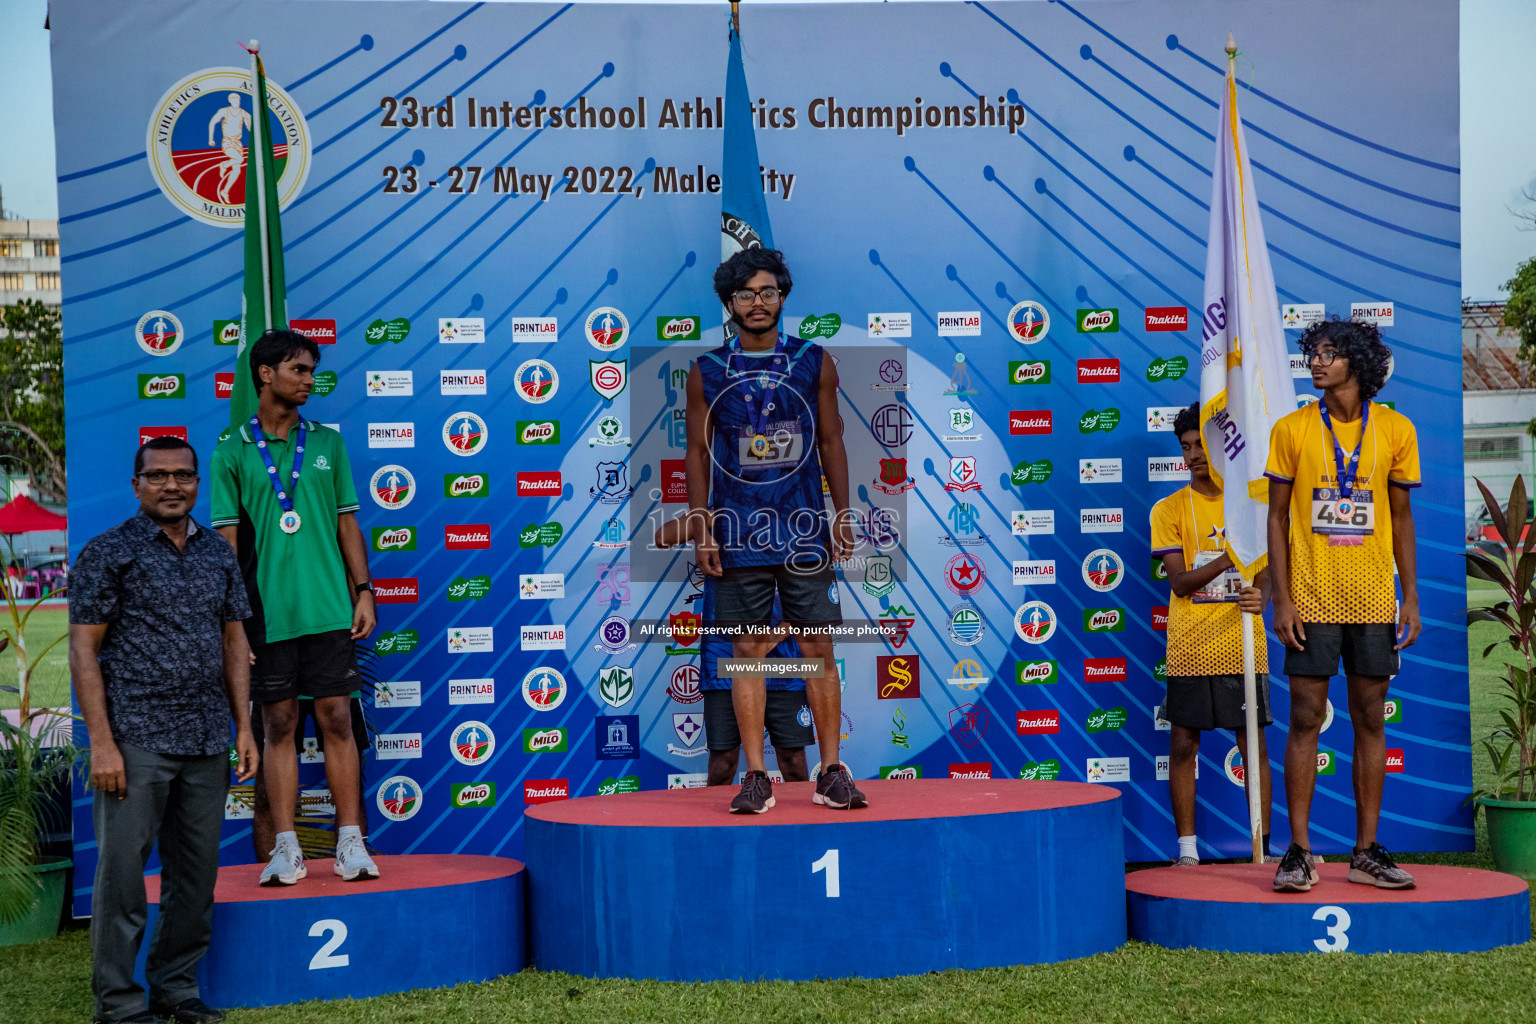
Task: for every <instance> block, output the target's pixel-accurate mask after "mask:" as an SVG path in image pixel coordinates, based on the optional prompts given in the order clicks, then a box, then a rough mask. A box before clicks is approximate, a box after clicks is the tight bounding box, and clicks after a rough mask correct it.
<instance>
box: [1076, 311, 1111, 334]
mask: <svg viewBox="0 0 1536 1024" xmlns="http://www.w3.org/2000/svg"><path fill="white" fill-rule="evenodd" d="M1090 331H1103V332H1104V333H1106V334H1118V333H1119V331H1120V311H1119V310H1118V309H1080V310H1078V311H1077V332H1078V333H1079V334H1086V333H1088V332H1090Z"/></svg>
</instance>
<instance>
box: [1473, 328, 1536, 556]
mask: <svg viewBox="0 0 1536 1024" xmlns="http://www.w3.org/2000/svg"><path fill="white" fill-rule="evenodd" d="M1519 343H1520V340H1519V338H1518V337H1516V336H1515V335H1514V334H1513V332H1507V331H1506V330H1505V328H1504V303H1502V302H1472V301H1466V302H1463V303H1462V305H1461V388H1462V404H1461V422H1462V451H1463V458H1464V461H1465V474H1464V475H1465V477H1466V480H1465V490H1464V494H1465V506H1466V513H1467V515H1466V518H1467V529H1468V534H1469V535H1470V534H1471V533H1472V532H1473V530H1474V527H1475V524H1476V520H1477V518H1478V516H1479V515H1480V514H1481V513H1482V511H1483V496H1482V494H1481V493H1480V492H1479V491H1478V489H1477V484H1476V483H1475V482H1474V477H1475V478H1477V479H1480V480H1482V481H1483V483H1484V484H1486V485H1487V486H1488V489H1489V490H1491V491H1492V492H1493V493H1494V496H1495V497H1497V498H1498V499H1499V500H1500V501H1503V500H1505V499H1507V498H1508V497H1509V488H1510V485H1511V484H1513V483H1514V481H1515V477H1516V476H1518V475H1524V477H1525V486H1526V491H1527V493H1530V491H1531V490H1533V489H1536V442H1533V441H1532V439H1531V436H1530V434H1529V432H1528V430H1529V427H1530V424H1531V421H1532V419H1533V418H1536V381H1533V380H1532V378H1531V374H1530V371H1529V370H1528V369H1526V368H1525V367H1522V366H1521V365H1520V364H1519V362H1518V361H1517V360H1516V358H1515V350H1516V348H1517V347H1518V346H1519Z"/></svg>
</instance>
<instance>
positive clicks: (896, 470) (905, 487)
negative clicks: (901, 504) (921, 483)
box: [875, 458, 917, 494]
mask: <svg viewBox="0 0 1536 1024" xmlns="http://www.w3.org/2000/svg"><path fill="white" fill-rule="evenodd" d="M875 486H876V487H877V488H879V489H880V490H881V491H882V492H884V493H886V494H901V493H903V492H905V491H910V490H911V489H912V488H914V487H916V486H917V481H916V480H914V479H912V478H911V477H910V476H908V475H907V460H906V459H905V458H900V459H881V460H880V479H878V480H876V481H875Z"/></svg>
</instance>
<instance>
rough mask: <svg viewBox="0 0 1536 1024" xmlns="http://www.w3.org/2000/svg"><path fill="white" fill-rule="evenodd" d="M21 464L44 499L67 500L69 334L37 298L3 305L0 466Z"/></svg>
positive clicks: (0, 323)
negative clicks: (66, 354)
mask: <svg viewBox="0 0 1536 1024" xmlns="http://www.w3.org/2000/svg"><path fill="white" fill-rule="evenodd" d="M11 459H14V460H15V461H16V462H17V463H20V465H21V468H22V469H23V470H24V471H25V472H26V474H27V476H28V477H29V478H30V480H31V483H32V489H33V490H34V491H35V492H36V493H37V494H39V495H41V496H43V497H46V498H50V499H52V500H54V501H59V502H62V501H65V500H67V499H68V485H67V483H66V480H65V472H64V336H63V333H62V331H61V330H60V327H59V314H58V313H57V312H56V311H54V310H51V309H49V308H48V307H47V306H45V305H43V304H42V303H41V302H37V301H35V300H33V299H23V300H22V301H21V302H18V303H16V304H14V305H10V306H5V307H0V463H5V464H8V465H9V464H10V461H11Z"/></svg>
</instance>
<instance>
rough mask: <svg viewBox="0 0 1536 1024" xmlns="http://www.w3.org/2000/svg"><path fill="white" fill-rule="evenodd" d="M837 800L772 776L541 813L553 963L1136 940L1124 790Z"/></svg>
mask: <svg viewBox="0 0 1536 1024" xmlns="http://www.w3.org/2000/svg"><path fill="white" fill-rule="evenodd" d="M859 785H860V787H861V788H862V789H863V790H864V791H865V793H867V794H868V796H869V799H870V806H869V807H868V808H865V809H863V810H854V811H833V810H829V809H827V808H825V807H819V806H815V805H814V804H813V803H812V801H811V794H812V792H813V789H814V787H813V784H811V783H797V784H787V785H777V786H775V787H774V796H775V797H776V798H777V806H776V807H774V808H773V809H772V810H770V811H769V812H768V813H766V814H762V815H750V814H749V815H733V814H730V813H729V812H728V808H729V805H730V800H731V797H732V796H734V795H735V794H734V792H733V791H732V790H730V789H727V788H715V789H689V790H673V791H665V790H663V791H655V792H644V793H634V794H624V795H614V796H597V797H585V798H582V799H579V800H570V801H561V802H557V803H548V804H542V805H539V806H535V807H531V808H529V810H528V812H527V819H526V821H527V824H526V828H527V833H528V840H527V847H526V849H527V857H528V884H529V900H530V903H529V933H530V944H531V952H532V961H533V963H534V965H535V966H537V967H538V968H540V969H541V970H550V971H568V972H570V973H573V974H581V975H587V976H592V977H626V978H656V979H661V980H666V981H694V980H715V979H748V980H750V979H757V978H783V979H791V980H807V979H811V978H825V977H871V978H873V977H890V976H895V975H902V974H921V973H925V972H927V971H936V970H945V969H948V968H978V967H997V966H1002V965H1006V964H1028V963H1046V962H1051V961H1057V960H1067V959H1071V958H1073V957H1082V956H1089V955H1091V954H1093V953H1101V952H1104V951H1106V950H1111V949H1114V948H1115V947H1117V946H1119V945H1120V944H1122V943H1123V942H1124V941H1125V936H1126V932H1125V896H1124V892H1125V884H1124V861H1123V857H1124V843H1123V839H1122V825H1121V810H1120V794H1119V792H1118V791H1116V790H1115V789H1114V788H1113V787H1110V786H1095V785H1088V784H1086V783H1072V782H1025V781H1020V780H1017V779H993V780H987V779H975V780H972V779H943V780H940V779H933V780H913V781H905V780H904V781H884V782H882V781H868V782H860V783H859Z"/></svg>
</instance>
